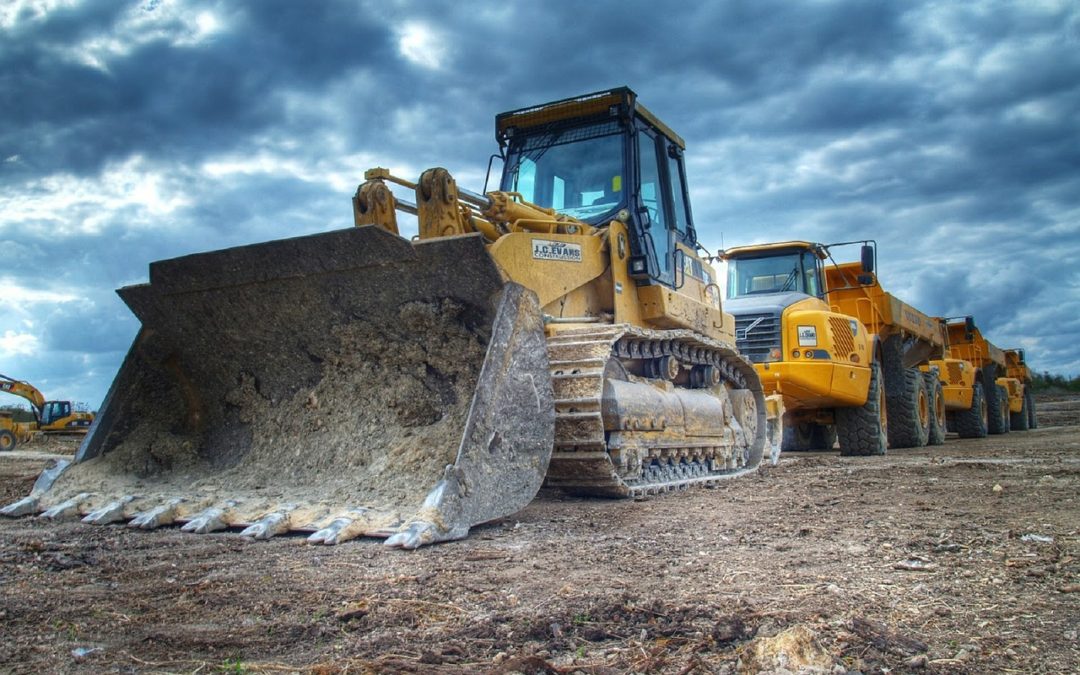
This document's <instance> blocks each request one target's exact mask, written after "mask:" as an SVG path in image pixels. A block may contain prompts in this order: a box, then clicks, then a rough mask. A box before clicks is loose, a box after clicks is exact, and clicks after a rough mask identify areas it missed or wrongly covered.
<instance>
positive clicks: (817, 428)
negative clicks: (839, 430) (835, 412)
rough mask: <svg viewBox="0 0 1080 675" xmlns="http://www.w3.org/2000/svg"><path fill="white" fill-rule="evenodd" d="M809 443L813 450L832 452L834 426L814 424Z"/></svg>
mask: <svg viewBox="0 0 1080 675" xmlns="http://www.w3.org/2000/svg"><path fill="white" fill-rule="evenodd" d="M811 441H812V442H813V444H814V446H813V447H814V449H815V450H832V449H833V446H834V445H836V425H834V424H815V425H814V432H813V434H812V435H811Z"/></svg>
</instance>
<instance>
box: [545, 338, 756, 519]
mask: <svg viewBox="0 0 1080 675" xmlns="http://www.w3.org/2000/svg"><path fill="white" fill-rule="evenodd" d="M547 346H548V359H549V361H550V367H551V379H552V385H553V389H554V392H555V448H554V452H553V455H552V459H551V463H550V465H549V467H548V473H547V478H546V481H545V485H546V486H548V487H555V488H559V489H562V490H564V491H567V492H571V493H575V494H584V495H593V496H606V497H633V498H641V497H645V496H647V495H650V494H657V493H661V492H667V491H671V490H681V489H685V488H688V487H691V486H708V485H712V484H715V483H717V482H719V481H721V480H724V479H727V478H732V477H735V476H739V475H742V474H744V473H747V472H749V471H752V470H754V469H756V468H757V466H758V464H759V463H760V461H761V457H762V454H763V449H764V447H765V444H766V433H767V425H766V409H765V400H764V395H763V392H762V388H761V383H760V380H759V379H758V376H757V374H756V372H755V371H754V369H753V366H752V365H751V364H750V363H749V362H748V361H746V360H745V359H744V358H742V357H741V356H739V355H738V353H737V352H736V351H735V349H734V348H733V347H732V346H731V345H728V344H725V343H722V342H718V341H715V340H711V339H708V338H705V337H703V336H701V335H699V334H697V333H694V332H692V331H688V330H649V329H643V328H638V327H635V326H629V325H614V326H604V327H597V328H591V329H589V328H586V329H575V330H571V331H564V332H561V333H558V334H556V335H554V336H552V337H550V338H548V343H547Z"/></svg>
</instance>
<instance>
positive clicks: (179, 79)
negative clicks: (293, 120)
mask: <svg viewBox="0 0 1080 675" xmlns="http://www.w3.org/2000/svg"><path fill="white" fill-rule="evenodd" d="M104 4H106V3H86V4H83V5H79V6H77V7H75V8H72V9H67V10H60V11H57V12H55V13H53V14H50V15H49V16H48V17H47V18H46V19H45V20H44V21H42V22H41V23H39V24H32V25H31V26H30V27H29V28H27V29H26V30H24V31H16V32H15V33H14V34H13V35H11V36H9V38H8V39H7V40H5V46H3V47H0V70H2V72H4V73H6V75H4V76H3V80H0V85H2V86H0V104H2V105H3V107H4V110H5V115H4V119H3V121H2V122H0V149H2V151H3V152H4V153H5V154H6V156H10V155H19V156H21V157H22V158H23V159H24V162H25V164H24V165H23V166H26V167H30V168H31V169H32V170H33V171H35V172H41V173H47V172H51V171H56V170H59V169H63V170H65V171H72V172H76V173H93V172H95V171H97V170H99V169H100V168H101V167H102V165H103V164H104V163H105V162H107V161H109V160H111V159H116V158H123V157H126V156H128V155H130V154H132V153H136V152H137V153H142V154H144V155H147V156H169V157H171V158H176V157H177V156H185V155H187V156H197V155H199V154H200V153H202V152H204V151H205V150H206V149H209V148H213V149H215V150H221V149H223V148H227V147H231V146H234V145H236V144H238V143H241V142H242V141H243V140H245V139H246V138H247V136H248V135H250V134H253V133H259V132H260V131H266V130H270V129H273V128H275V125H279V124H282V123H284V122H285V121H286V119H285V110H284V108H283V105H282V101H281V99H280V94H282V93H283V92H287V91H293V90H296V91H318V90H319V89H320V88H322V87H324V86H325V85H326V84H327V82H328V81H330V80H332V79H333V78H335V77H337V76H339V75H340V74H341V73H342V72H343V71H344V70H345V69H346V68H350V67H361V68H363V67H370V66H373V65H374V64H375V62H376V61H377V60H379V59H380V58H383V59H385V58H386V57H387V50H388V49H389V47H388V43H387V32H386V31H385V29H384V28H383V27H381V26H379V25H377V24H375V23H374V21H373V20H372V18H371V17H370V16H369V15H368V14H367V13H365V12H361V11H357V9H356V8H355V7H351V6H349V5H347V4H345V3H311V4H308V3H303V4H302V3H293V2H264V3H259V4H258V5H252V6H249V7H247V8H239V7H238V6H235V5H232V4H231V3H223V4H221V5H218V6H217V9H219V10H222V11H223V13H224V14H225V16H226V17H227V19H228V21H229V22H230V24H229V30H227V31H222V32H221V34H220V35H215V36H214V37H213V38H212V39H209V40H207V41H206V42H204V43H198V44H190V45H176V44H173V43H172V41H171V40H170V39H169V38H168V37H166V35H164V34H163V35H162V36H160V37H157V38H155V39H152V40H150V41H149V42H146V43H144V44H137V45H136V46H134V47H133V48H132V49H131V50H130V51H129V52H127V53H124V54H120V55H106V56H104V57H103V66H104V68H105V70H102V69H100V68H96V67H93V66H91V65H87V64H84V63H79V62H77V61H75V60H74V59H73V55H72V54H71V53H69V52H71V51H72V49H73V47H74V45H77V44H79V43H80V42H81V41H84V40H87V39H91V38H94V37H99V38H101V37H106V36H108V35H109V34H110V32H111V29H112V28H113V27H114V25H115V23H116V22H117V21H118V19H119V12H118V11H117V9H116V8H119V7H123V5H122V4H119V3H118V4H115V5H112V9H111V10H109V11H105V9H106V8H103V7H102V5H104ZM207 8H209V6H208V7H207ZM142 11H144V12H154V11H157V10H155V9H153V6H152V5H150V6H149V8H144V9H143V10H142ZM164 28H166V29H167V28H168V26H165V27H164ZM121 37H123V38H127V39H130V38H131V37H132V36H121ZM28 131H30V132H32V133H27V132H28Z"/></svg>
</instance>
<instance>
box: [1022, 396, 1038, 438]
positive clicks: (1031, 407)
mask: <svg viewBox="0 0 1080 675" xmlns="http://www.w3.org/2000/svg"><path fill="white" fill-rule="evenodd" d="M1024 402H1025V403H1027V411H1028V429H1038V428H1039V418H1038V416H1037V415H1036V414H1035V397H1034V396H1032V394H1031V390H1030V389H1027V388H1025V389H1024Z"/></svg>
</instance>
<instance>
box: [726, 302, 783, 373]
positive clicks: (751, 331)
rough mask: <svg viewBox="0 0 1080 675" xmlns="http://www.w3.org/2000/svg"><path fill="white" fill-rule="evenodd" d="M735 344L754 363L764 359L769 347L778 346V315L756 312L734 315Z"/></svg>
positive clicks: (777, 347)
mask: <svg viewBox="0 0 1080 675" xmlns="http://www.w3.org/2000/svg"><path fill="white" fill-rule="evenodd" d="M735 346H736V347H738V349H739V353H740V354H742V355H743V356H745V357H746V358H748V359H750V360H751V361H753V362H754V363H761V362H763V361H765V360H766V357H768V355H769V350H770V349H773V348H776V349H779V348H780V315H779V314H772V313H765V314H761V313H758V314H744V315H742V316H737V317H735Z"/></svg>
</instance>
